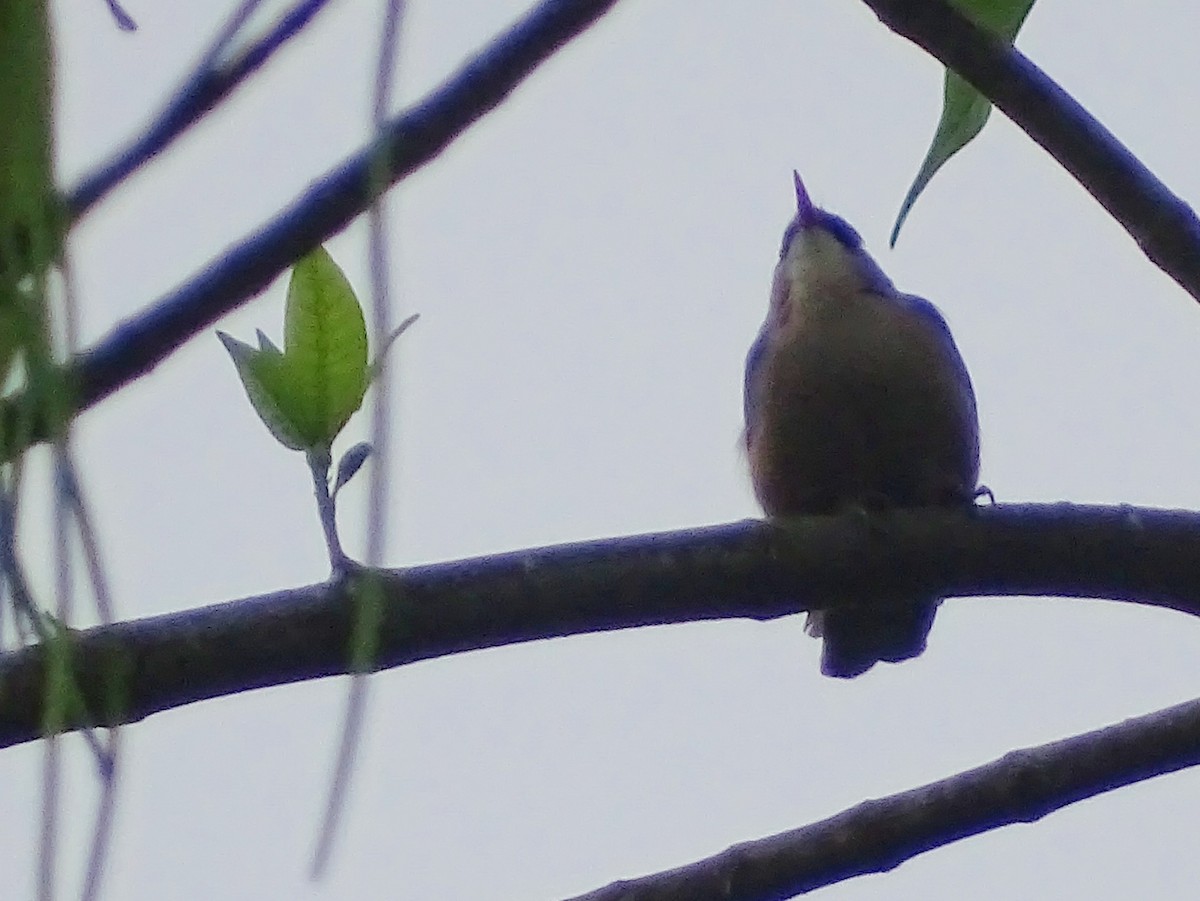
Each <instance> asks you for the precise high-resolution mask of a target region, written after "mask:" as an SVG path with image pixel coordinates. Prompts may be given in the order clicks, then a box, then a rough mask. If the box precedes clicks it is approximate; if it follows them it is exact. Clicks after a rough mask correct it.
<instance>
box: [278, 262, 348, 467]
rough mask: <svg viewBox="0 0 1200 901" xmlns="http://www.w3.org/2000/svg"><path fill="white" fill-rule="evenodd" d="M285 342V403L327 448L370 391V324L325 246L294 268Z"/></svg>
mask: <svg viewBox="0 0 1200 901" xmlns="http://www.w3.org/2000/svg"><path fill="white" fill-rule="evenodd" d="M283 346H284V359H285V361H286V369H287V373H288V375H289V377H290V381H289V383H288V385H287V386H286V390H287V391H288V392H289V394H290V397H289V398H288V400H287V401H285V406H287V407H288V408H289V409H290V410H292V411H294V413H295V414H296V416H297V417H298V419H297V425H298V426H299V428H300V431H301V432H302V433H303V434H305V435H307V436H309V439H310V442H311V443H310V444H309V447H321V446H324V447H328V446H330V445H331V444H332V443H333V439H334V438H335V437H337V434H338V433H339V432H340V431H341V430H342V428H343V426H345V425H346V421H347V420H348V419H349V418H350V417H351V415H352V414H353V413H354V412H355V411H356V410H357V409H358V408H359V407H360V406H362V401H363V395H364V394H365V393H366V391H367V325H366V322H365V321H364V320H363V313H362V307H361V306H360V305H359V303H358V298H357V297H355V296H354V289H352V288H351V287H350V283H349V282H348V281H347V280H346V276H345V275H344V274H343V273H342V270H341V269H340V268H339V267H338V265H337V263H335V262H334V261H333V258H332V257H330V256H329V254H328V253H326V251H325V249H324V248H321V247H318V248H317V249H316V250H314V251H313V252H312V253H310V254H309V255H308V256H306V257H305V258H304V259H302V260H300V262H298V263H297V264H296V265H295V266H294V267H293V268H292V278H291V282H290V283H289V284H288V297H287V308H286V310H285V312H284V341H283Z"/></svg>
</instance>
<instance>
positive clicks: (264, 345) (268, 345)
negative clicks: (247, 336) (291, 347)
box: [254, 328, 283, 354]
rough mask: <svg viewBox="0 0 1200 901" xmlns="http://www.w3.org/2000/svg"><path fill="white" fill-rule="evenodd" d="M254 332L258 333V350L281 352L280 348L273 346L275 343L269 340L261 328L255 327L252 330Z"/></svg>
mask: <svg viewBox="0 0 1200 901" xmlns="http://www.w3.org/2000/svg"><path fill="white" fill-rule="evenodd" d="M254 334H256V335H258V349H259V350H271V351H274V352H275V353H277V354H282V353H283V351H282V350H280V349H279V348H278V347H276V346H275V344H274V343H273V342H272V341H271V339H270V338H268V337H267V336H266V335H265V334H263V330H262V329H260V328H256V329H255V330H254Z"/></svg>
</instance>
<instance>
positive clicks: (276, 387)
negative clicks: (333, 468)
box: [217, 331, 308, 450]
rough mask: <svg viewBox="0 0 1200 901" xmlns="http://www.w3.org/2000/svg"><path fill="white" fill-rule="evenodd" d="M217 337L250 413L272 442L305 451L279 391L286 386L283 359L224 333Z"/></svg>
mask: <svg viewBox="0 0 1200 901" xmlns="http://www.w3.org/2000/svg"><path fill="white" fill-rule="evenodd" d="M217 337H218V338H220V339H221V343H222V344H224V345H225V349H226V350H227V351H229V356H230V357H232V358H233V365H234V366H235V367H236V368H237V373H238V377H239V378H240V379H241V380H242V386H243V387H244V388H245V389H246V396H247V397H249V398H250V403H251V404H252V405H253V406H254V411H255V412H256V413H258V416H259V418H260V419H261V420H262V421H263V424H264V425H265V426H266V427H267V428H268V429H269V430H270V431H271V434H272V435H274V436H275V440H276V441H278V442H279V443H280V444H282V445H283V446H284V447H287V448H290V449H292V450H305V449H306V448H307V446H308V445H307V440H308V439H307V436H306V435H305V434H304V432H303V431H302V430H301V428H300V427H299V425H298V423H297V421H296V417H295V414H294V411H292V410H291V409H290V408H289V406H288V402H287V399H286V397H285V396H283V395H286V393H287V392H286V390H281V385H283V384H284V383H286V373H285V372H284V369H285V365H284V358H283V357H282V356H281V355H279V354H278V353H272V352H271V351H262V350H256V349H255V348H253V347H251V346H250V345H249V344H245V343H243V342H241V341H239V340H237V339H236V338H234V337H232V336H230V335H227V334H226V333H225V332H220V331H219V332H217Z"/></svg>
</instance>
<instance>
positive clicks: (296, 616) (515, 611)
mask: <svg viewBox="0 0 1200 901" xmlns="http://www.w3.org/2000/svg"><path fill="white" fill-rule="evenodd" d="M1198 549H1200V514H1196V513H1184V512H1179V511H1164V510H1149V509H1144V508H1134V507H1075V506H1070V505H1065V504H1061V505H1013V506H997V507H987V508H982V509H978V510H975V511H969V512H963V511H953V510H907V511H895V512H892V513H888V514H880V515H877V516H874V517H872V519H870V520H865V519H864V518H863V517H862V516H861V515H859V514H855V515H847V516H837V517H808V518H804V519H799V520H796V521H794V522H793V523H789V525H788V526H787V527H786V528H777V527H773V526H769V525H766V524H764V523H761V522H756V521H749V520H748V521H745V522H742V523H736V524H733V525H726V526H719V527H713V528H706V529H696V530H690V531H682V532H666V533H659V534H652V535H640V536H635V537H629V538H617V539H611V540H608V541H598V542H592V543H586V544H573V545H561V546H558V547H550V548H538V549H532V550H526V551H519V552H515V553H510V554H502V555H498V556H493V557H481V558H477V559H474V560H462V561H456V562H451V563H443V564H437V565H433V566H419V567H413V568H410V569H399V570H389V571H386V572H384V573H383V578H382V582H381V585H382V589H383V592H384V596H385V609H384V610H383V612H382V618H381V620H380V626H379V635H378V649H379V651H378V653H379V656H378V658H377V667H376V668H377V669H386V668H389V667H394V666H401V665H404V664H406V663H411V662H414V661H417V660H425V659H429V658H432V657H440V656H445V655H448V654H455V653H459V652H463V651H469V650H476V649H479V648H487V647H497V646H500V645H508V644H516V643H519V642H524V641H533V640H537V639H543V638H555V637H561V636H566V635H578V634H583V633H588V632H600V631H608V630H613V629H626V628H633V627H637V626H647V625H662V624H667V623H682V622H690V621H698V620H711V619H728V618H735V617H742V618H750V619H759V620H768V619H773V618H776V617H780V616H787V615H789V614H792V613H797V612H800V611H803V610H808V609H812V608H813V607H829V606H831V605H835V604H836V600H835V599H837V598H846V597H851V598H855V599H858V600H863V599H871V600H879V601H881V602H886V600H887V599H889V598H891V599H893V600H895V599H896V598H897V597H903V596H905V595H906V594H907V593H908V592H912V593H914V594H916V593H925V594H927V593H937V594H941V595H944V596H977V595H1052V596H1069V597H1094V598H1109V599H1114V600H1124V601H1132V602H1136V603H1144V604H1152V605H1157V606H1163V607H1169V608H1172V609H1175V610H1179V611H1182V612H1186V613H1191V614H1193V615H1200V569H1197V567H1196V565H1195V560H1196V555H1197V551H1198ZM351 587H352V586H351V583H348V582H346V581H342V582H339V583H324V584H319V585H312V586H309V587H306V588H298V589H292V590H288V591H280V592H276V593H273V594H269V595H263V596H260V597H256V598H246V599H244V600H240V601H234V602H231V603H225V604H218V605H215V606H212V607H204V608H200V609H196V610H190V611H185V612H182V613H175V614H169V615H166V616H159V617H153V618H150V619H143V620H136V621H132V622H125V623H118V624H115V625H111V626H101V627H98V628H94V629H90V630H87V631H82V632H76V633H73V637H74V646H73V650H74V667H75V676H76V681H77V684H78V685H79V686H80V689H81V691H82V693H83V694H84V696H85V702H86V708H87V709H85V710H80V711H76V712H75V715H74V716H73V718H71V719H70V726H71V727H77V726H78V725H81V724H85V723H87V724H94V725H100V726H105V725H115V724H119V723H130V722H135V721H137V720H139V719H142V718H143V717H146V716H149V715H150V714H152V713H156V712H159V711H162V710H168V709H171V708H174V707H180V706H183V705H185V704H190V703H194V702H196V701H202V700H206V699H209V698H216V697H221V696H224V695H230V694H235V693H237V692H241V691H247V690H250V689H254V688H263V687H266V686H270V685H282V684H287V683H291V682H298V681H302V680H306V679H316V678H320V677H323V676H333V675H342V674H346V673H349V672H351V671H353V669H354V667H353V666H352V648H351V644H352V642H351V635H352V630H353V621H354V617H353V611H354V607H355V605H354V604H353V603H351V602H350V600H349V596H348V592H349V591H350V590H351ZM0 687H2V689H3V690H0V747H8V746H10V745H14V744H19V743H21V742H26V741H32V740H34V739H36V738H38V737H39V735H40V734H41V731H40V729H41V724H42V722H44V720H43V702H44V699H45V697H46V655H45V653H44V652H43V650H42V649H41V648H40V647H37V646H35V647H30V648H25V649H23V650H20V651H16V652H13V653H10V654H7V655H4V656H2V657H0Z"/></svg>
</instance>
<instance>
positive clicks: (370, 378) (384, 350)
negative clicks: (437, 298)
mask: <svg viewBox="0 0 1200 901" xmlns="http://www.w3.org/2000/svg"><path fill="white" fill-rule="evenodd" d="M420 318H421V314H420V313H413V314H412V315H411V316H409V317H408V318H407V319H405V320H404V321H403V322H401V323H400V324H399V325H398V326H396V328H395V329H394V330H393V331H392V333H391V334H390V335H388V336H387V338H386V339H385V340H384V342H383V346H382V347H380V348H379V350H377V351H376V352H375V359H374V361H373V362H372V363H371V367H370V369H368V370H367V384H368V385H371V384H374V382H375V379H377V378H378V377H379V373H381V372H382V371H383V366H384V364H385V363H386V362H387V355H388V353H389V352H390V351H391V349H392V345H393V344H395V343H396V339H397V338H399V337H400V336H401V335H403V334H404V333H405V332H406V331H408V327H409V326H410V325H412V324H413V323H414V322H416V321H417V320H418V319H420Z"/></svg>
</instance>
